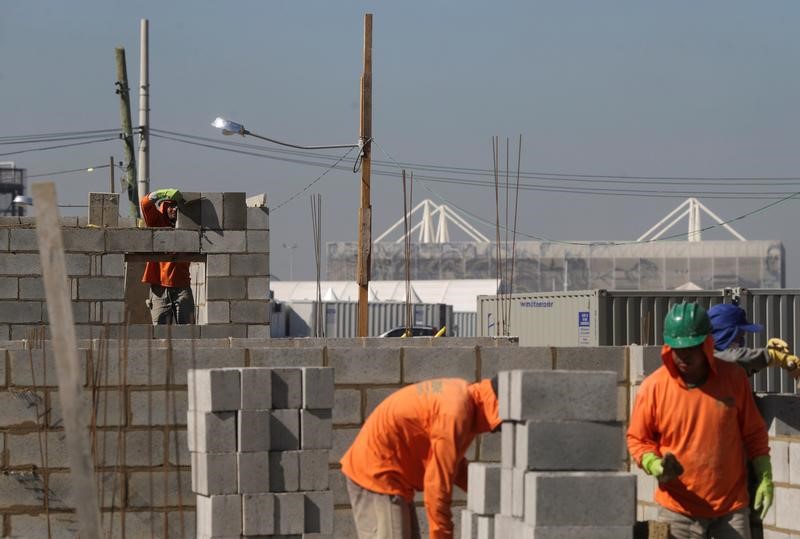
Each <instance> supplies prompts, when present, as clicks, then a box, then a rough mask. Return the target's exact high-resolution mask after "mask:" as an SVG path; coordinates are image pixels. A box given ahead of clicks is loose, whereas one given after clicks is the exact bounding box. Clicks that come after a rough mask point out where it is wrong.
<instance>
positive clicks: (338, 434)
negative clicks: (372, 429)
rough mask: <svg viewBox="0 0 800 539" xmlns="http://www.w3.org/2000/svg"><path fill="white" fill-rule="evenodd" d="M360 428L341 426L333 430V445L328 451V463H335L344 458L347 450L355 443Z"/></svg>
mask: <svg viewBox="0 0 800 539" xmlns="http://www.w3.org/2000/svg"><path fill="white" fill-rule="evenodd" d="M360 430H361V429H360V428H350V427H348V428H339V429H335V430H334V431H333V447H332V448H331V450H330V452H329V453H328V459H329V460H328V463H329V464H335V463H338V462H339V461H340V460H342V457H343V456H344V453H345V451H347V449H348V448H349V447H350V446H351V445H353V440H355V439H356V436H357V435H358V433H359V431H360Z"/></svg>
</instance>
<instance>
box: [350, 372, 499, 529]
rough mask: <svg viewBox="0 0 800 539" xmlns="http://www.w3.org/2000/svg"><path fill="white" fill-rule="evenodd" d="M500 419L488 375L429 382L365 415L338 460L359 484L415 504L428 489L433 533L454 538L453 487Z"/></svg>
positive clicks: (459, 482) (461, 481) (463, 479)
mask: <svg viewBox="0 0 800 539" xmlns="http://www.w3.org/2000/svg"><path fill="white" fill-rule="evenodd" d="M499 424H500V416H499V414H498V404H497V397H496V396H495V394H494V390H493V389H492V385H491V382H490V381H489V380H482V381H480V382H478V383H474V384H470V383H469V382H467V381H466V380H462V379H460V378H441V379H437V380H426V381H424V382H419V383H417V384H413V385H409V386H406V387H404V388H402V389H399V390H398V391H396V392H394V393H392V394H391V395H389V396H388V397H387V398H386V399H385V400H384V401H383V402H381V403H380V404H379V405H378V407H377V408H375V410H374V411H373V412H372V414H370V416H369V417H368V418H367V420H366V422H365V423H364V426H363V427H362V429H361V431H360V432H359V433H358V436H356V439H355V441H354V442H353V445H351V446H350V449H348V450H347V453H345V455H344V456H343V457H342V460H341V461H340V462H341V464H342V472H343V473H344V474H345V475H346V476H347V477H349V478H350V479H351V480H352V481H353V482H354V483H356V484H358V485H360V486H361V487H363V488H365V489H367V490H371V491H373V492H378V493H380V494H389V495H397V496H401V497H403V498H404V499H406V500H408V501H409V502H410V501H412V500H413V499H414V491H415V490H421V491H424V496H425V510H426V512H427V515H428V524H429V528H430V537H431V538H437V539H438V538H451V537H453V521H452V512H451V509H450V502H451V501H452V495H453V485H454V484H455V485H458V486H459V487H461V488H462V489H464V490H466V489H467V461H466V459H465V458H464V454H465V453H466V451H467V449H468V448H469V446H470V444H471V443H472V440H473V439H474V438H475V436H476V435H477V434H479V433H482V432H489V431H491V430H492V429H494V428H495V427H497V426H498V425H499Z"/></svg>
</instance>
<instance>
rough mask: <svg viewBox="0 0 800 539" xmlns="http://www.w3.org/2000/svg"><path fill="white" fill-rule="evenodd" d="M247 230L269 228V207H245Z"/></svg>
mask: <svg viewBox="0 0 800 539" xmlns="http://www.w3.org/2000/svg"><path fill="white" fill-rule="evenodd" d="M247 229H248V230H269V208H247Z"/></svg>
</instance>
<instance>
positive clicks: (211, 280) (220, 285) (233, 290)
mask: <svg viewBox="0 0 800 539" xmlns="http://www.w3.org/2000/svg"><path fill="white" fill-rule="evenodd" d="M246 297H247V280H246V279H245V278H244V277H212V276H210V275H209V276H208V283H207V284H206V298H207V299H208V300H215V299H217V300H225V301H230V300H237V299H244V298H246Z"/></svg>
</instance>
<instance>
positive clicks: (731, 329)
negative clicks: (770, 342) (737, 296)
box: [708, 303, 764, 350]
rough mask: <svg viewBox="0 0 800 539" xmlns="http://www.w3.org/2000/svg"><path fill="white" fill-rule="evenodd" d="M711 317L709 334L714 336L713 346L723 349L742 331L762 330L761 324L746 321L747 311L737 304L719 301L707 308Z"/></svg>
mask: <svg viewBox="0 0 800 539" xmlns="http://www.w3.org/2000/svg"><path fill="white" fill-rule="evenodd" d="M708 317H709V318H710V319H711V334H712V335H713V336H714V348H716V349H717V350H725V349H726V348H728V347H729V346H730V345H731V343H733V341H734V340H735V339H736V336H737V335H739V333H740V332H742V331H752V332H757V331H764V326H762V325H761V324H751V323H750V322H748V321H747V313H745V312H744V309H742V308H741V307H739V306H738V305H732V304H730V303H720V304H719V305H714V306H713V307H711V308H710V309H709V310H708Z"/></svg>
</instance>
